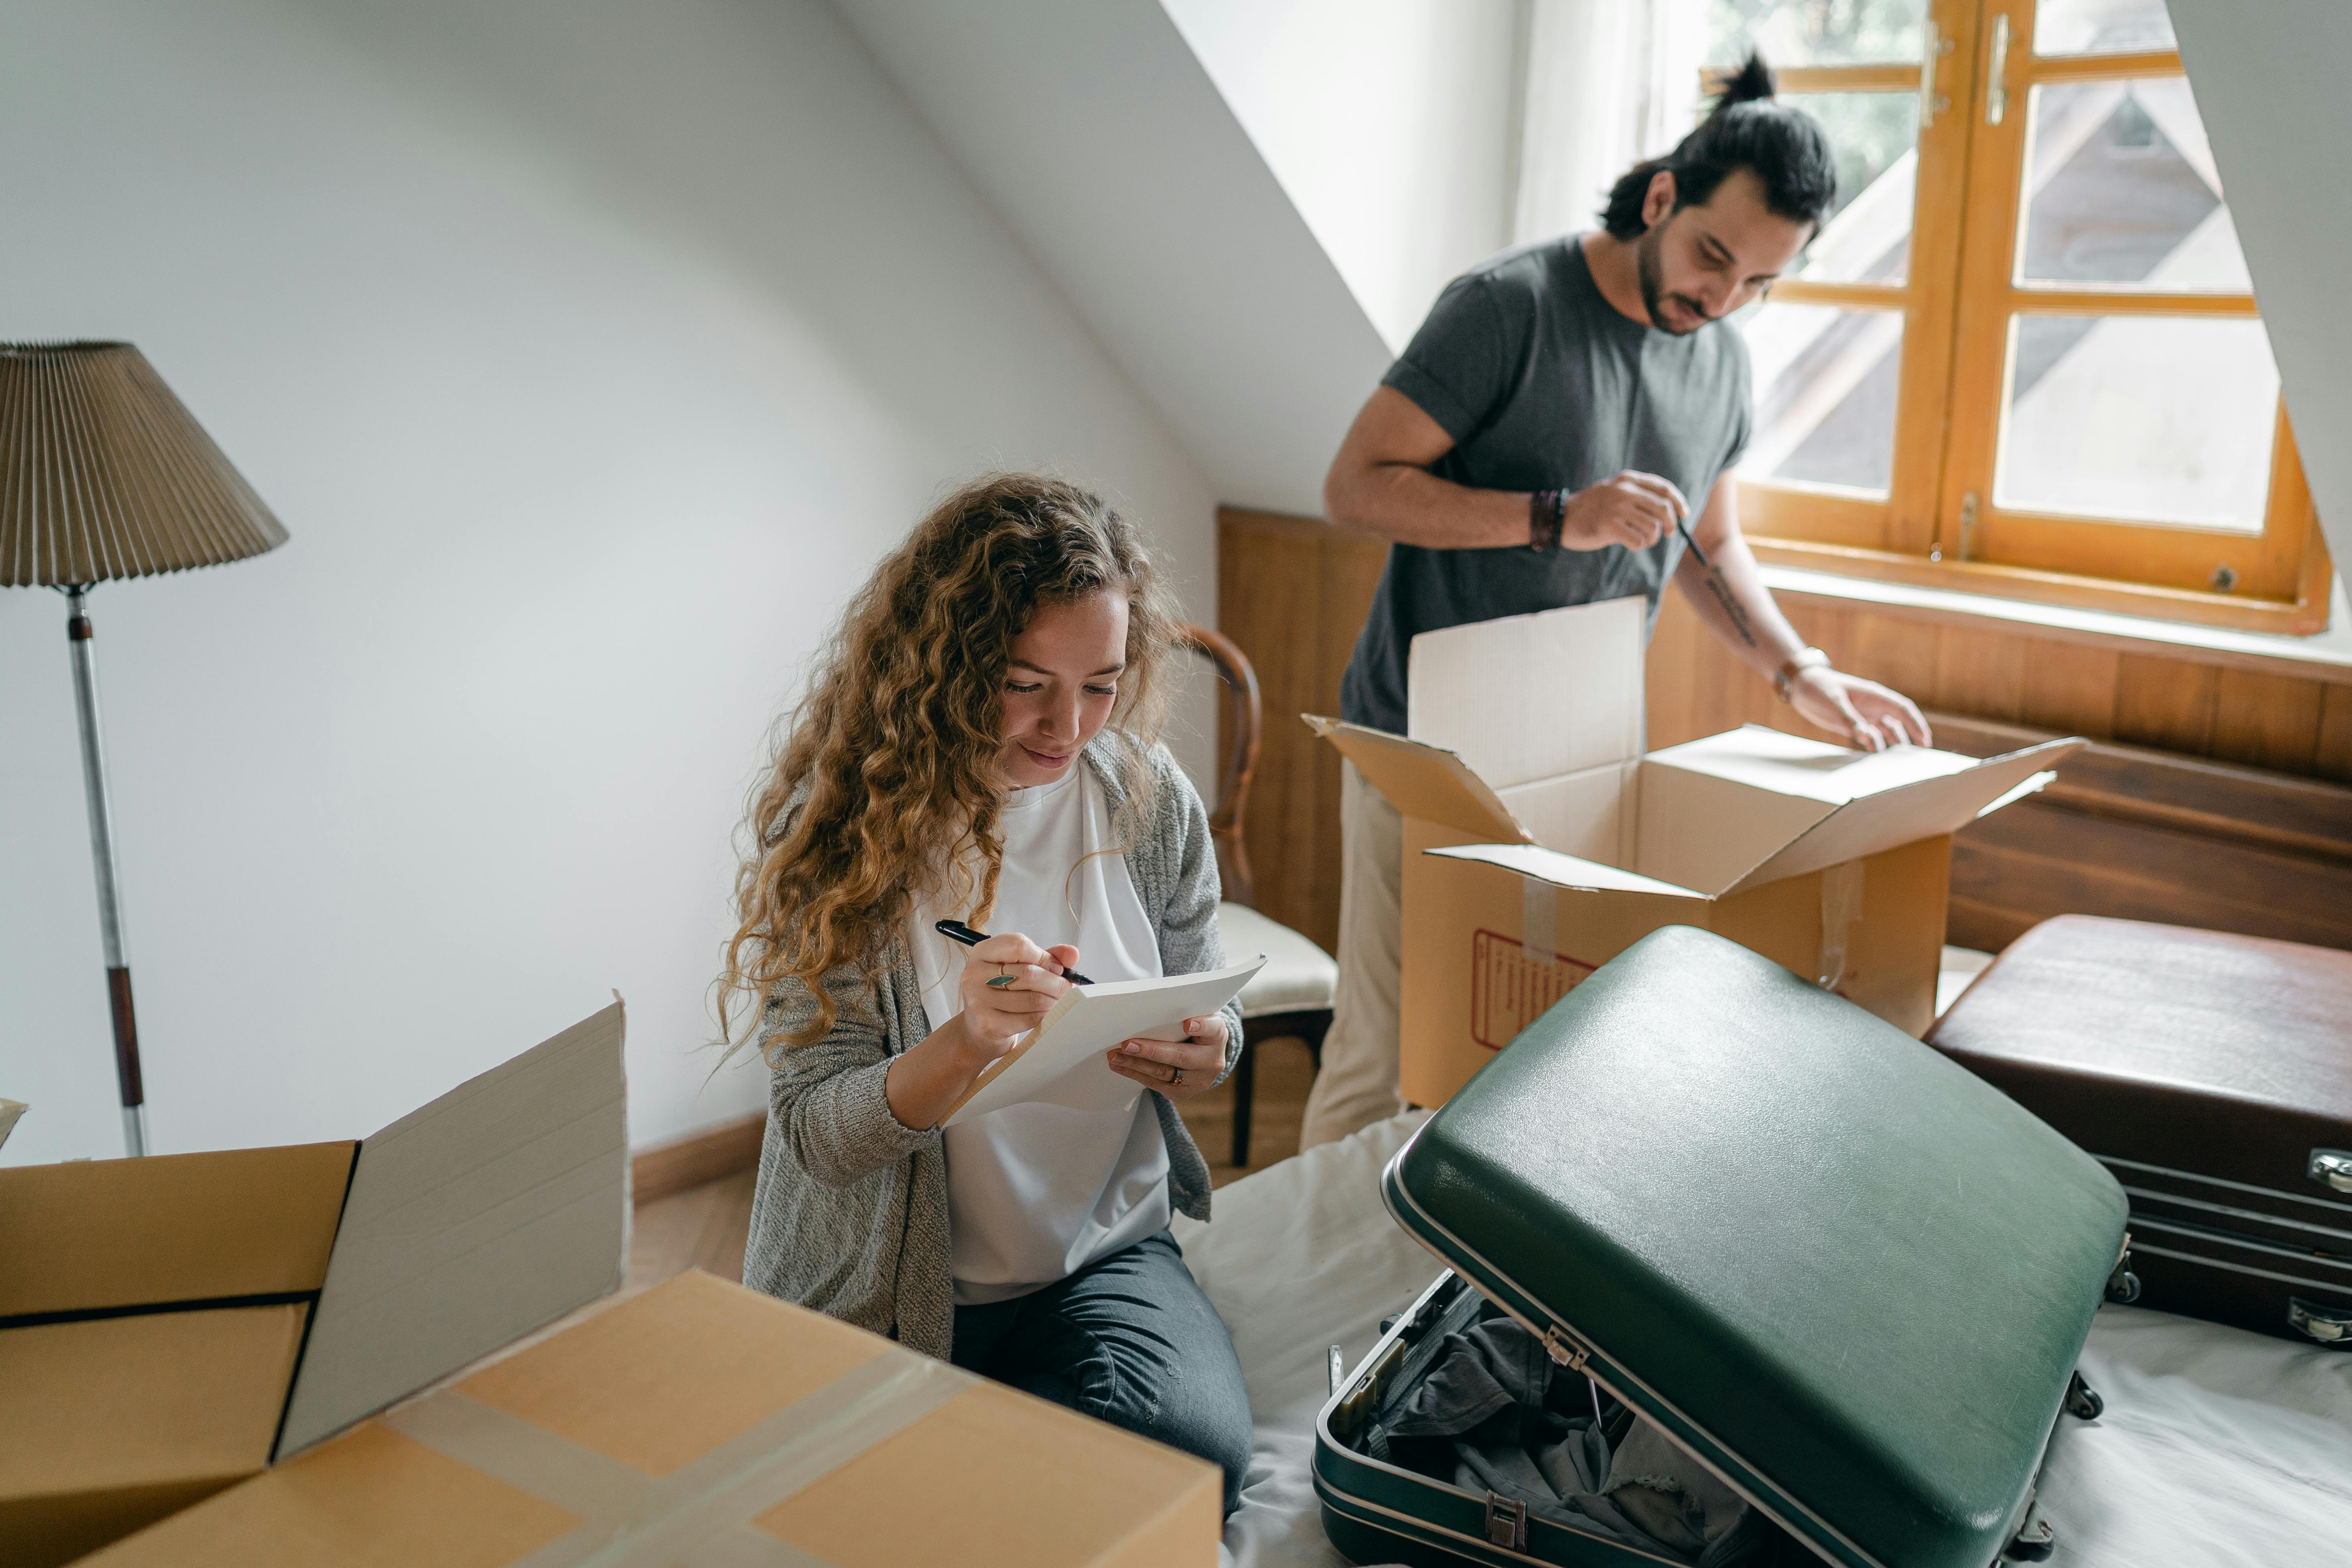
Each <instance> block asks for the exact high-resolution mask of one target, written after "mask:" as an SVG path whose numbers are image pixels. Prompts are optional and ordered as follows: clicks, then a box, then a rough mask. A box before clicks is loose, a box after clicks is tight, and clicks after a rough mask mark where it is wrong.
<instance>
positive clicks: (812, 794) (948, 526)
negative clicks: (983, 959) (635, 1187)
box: [719, 474, 1178, 1061]
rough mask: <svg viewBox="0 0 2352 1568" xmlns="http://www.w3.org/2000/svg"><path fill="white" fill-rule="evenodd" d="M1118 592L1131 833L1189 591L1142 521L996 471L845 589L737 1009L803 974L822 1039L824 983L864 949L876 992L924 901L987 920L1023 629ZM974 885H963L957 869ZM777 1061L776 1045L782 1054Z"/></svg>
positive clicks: (1051, 485)
mask: <svg viewBox="0 0 2352 1568" xmlns="http://www.w3.org/2000/svg"><path fill="white" fill-rule="evenodd" d="M1105 591H1108V592H1112V593H1116V594H1118V595H1122V596H1123V597H1124V598H1125V599H1126V600H1127V607H1128V618H1127V668H1126V669H1125V671H1124V672H1122V673H1121V674H1120V676H1119V678H1118V700H1117V701H1116V702H1115V703H1114V705H1113V707H1112V709H1111V714H1110V718H1109V721H1108V722H1107V723H1106V725H1105V726H1104V731H1105V732H1106V733H1113V732H1116V733H1117V734H1118V735H1120V736H1121V737H1123V738H1124V739H1125V740H1126V741H1127V742H1129V743H1128V744H1124V745H1121V746H1118V747H1117V748H1116V755H1117V757H1118V763H1117V766H1118V782H1119V784H1120V786H1121V789H1122V792H1123V793H1124V795H1125V796H1126V799H1125V801H1124V802H1123V803H1122V805H1121V808H1120V810H1119V812H1118V817H1117V818H1116V820H1115V821H1114V824H1113V830H1114V833H1115V834H1116V835H1118V836H1119V837H1121V838H1122V840H1126V839H1131V838H1132V837H1133V835H1134V831H1135V825H1136V824H1137V823H1138V822H1139V821H1141V820H1143V819H1144V818H1145V816H1147V814H1148V813H1149V810H1150V804H1151V799H1152V795H1153V793H1154V789H1155V775H1154V770H1153V764H1152V758H1151V752H1152V748H1153V746H1154V744H1155V743H1156V742H1158V740H1159V738H1160V731H1161V729H1162V727H1163V726H1164V724H1165V722H1166V716H1167V707H1168V685H1169V681H1170V679H1171V647H1172V646H1173V640H1174V637H1175V634H1176V630H1177V626H1178V622H1177V618H1176V614H1175V606H1174V603H1173V601H1172V599H1171V597H1170V595H1169V594H1168V591H1167V589H1166V588H1165V587H1163V586H1162V585H1161V584H1160V580H1159V577H1158V574H1156V572H1155V571H1154V569H1153V563H1152V560H1151V556H1150V552H1148V551H1146V550H1145V548H1144V545H1143V541H1142V539H1141V537H1140V535H1139V533H1138V531H1137V530H1136V528H1135V527H1134V525H1133V524H1131V523H1129V522H1128V521H1126V520H1125V519H1123V518H1121V517H1120V516H1119V515H1118V513H1117V512H1116V511H1113V510H1111V509H1110V508H1109V507H1108V506H1107V505H1105V504H1104V503H1103V500H1102V499H1101V498H1100V497H1098V496H1097V495H1094V494H1092V493H1090V492H1089V491H1087V490H1084V489H1079V488H1077V487H1076V486H1075V485H1070V484H1066V483H1064V482H1062V481H1060V480H1058V479H1044V478H1040V477H1038V476H1035V475H1032V474H992V475H989V476H987V477H986V478H983V479H975V480H973V481H972V482H971V483H970V484H968V485H966V486H964V487H963V488H962V489H960V490H958V491H956V492H955V493H954V494H953V495H951V496H950V497H948V499H947V500H944V501H942V502H940V504H939V506H937V507H936V508H934V509H933V510H932V511H931V513H930V515H929V516H928V517H926V518H924V519H923V521H921V522H920V523H919V524H917V525H916V528H915V531H914V532H913V533H912V534H910V535H909V536H908V539H907V541H906V542H905V543H903V544H901V545H900V546H899V547H898V549H897V550H896V551H894V552H892V553H891V554H890V556H889V557H888V558H887V560H885V561H884V562H883V563H882V564H881V566H880V567H879V568H877V570H876V572H875V574H874V575H873V577H872V578H871V579H870V580H869V581H868V582H867V583H866V586H865V587H864V588H862V589H860V590H859V591H858V593H857V595H856V596H855V597H854V598H852V599H851V600H850V602H849V605H848V608H847V609H846V610H845V612H844V613H843V616H842V619H841V625H840V626H839V627H838V629H837V630H836V631H835V634H834V637H833V638H832V640H831V642H830V643H829V644H828V645H827V647H826V648H825V649H824V653H823V655H822V656H821V658H820V661H819V663H818V665H817V668H816V670H815V673H814V678H813V679H812V680H811V681H810V683H809V687H808V690H807V693H806V695H805V696H804V697H803V699H802V700H801V701H800V702H799V704H798V705H797V706H796V707H795V708H793V710H791V712H790V714H789V715H788V718H787V721H786V725H785V733H784V738H783V740H782V743H781V744H780V745H779V746H778V748H777V750H776V755H775V758H774V761H773V763H772V764H771V766H770V767H769V769H768V771H767V773H766V774H765V776H764V777H763V778H762V780H761V784H760V785H759V786H758V792H757V794H756V795H755V796H754V798H753V800H752V803H751V816H750V822H749V824H748V826H749V827H750V829H751V832H750V835H749V837H750V848H749V850H748V851H747V853H746V855H745V858H744V860H743V864H742V867H741V868H740V870H739V871H738V872H737V874H736V879H735V904H736V912H737V915H738V918H739V920H740V924H739V925H738V926H737V927H736V930H735V934H734V935H733V936H732V937H730V938H729V939H728V942H727V944H726V948H725V968H724V972H723V973H721V975H720V977H719V1028H720V1030H721V1032H722V1035H723V1037H725V1038H726V1039H727V1040H728V1041H729V1042H730V1051H731V1050H732V1049H733V1048H734V1041H735V1029H734V1019H735V1016H736V1009H737V1008H738V1007H739V1006H740V1005H747V1004H748V1005H750V1006H751V1009H752V1010H753V1011H754V1015H755V1016H756V1010H757V1008H758V1006H759V1005H761V1003H762V1002H763V1001H764V1000H765V999H766V998H767V997H768V996H769V995H770V994H771V993H772V991H773V989H774V988H775V986H776V985H777V984H779V983H781V982H782V981H784V980H787V979H792V980H797V981H799V982H800V983H802V984H804V985H806V986H807V987H808V988H809V990H810V991H811V992H812V993H813V994H814V996H815V998H816V1002H817V1016H816V1017H815V1019H814V1022H812V1023H811V1024H810V1025H809V1026H808V1027H807V1028H806V1029H804V1030H803V1031H801V1032H799V1033H797V1034H791V1035H785V1036H782V1037H781V1039H782V1043H783V1044H786V1045H791V1046H802V1045H808V1044H810V1043H812V1042H814V1041H815V1040H818V1039H821V1038H823V1037H824V1036H825V1035H826V1034H827V1033H828V1032H830V1031H831V1029H832V1028H833V1026H834V1024H835V1020H836V1018H837V1016H838V1010H837V1008H836V1007H835V1002H834V999H833V997H832V996H831V995H830V994H828V993H827V992H826V991H825V989H824V986H823V984H821V981H822V979H823V977H824V974H825V973H826V972H827V971H829V970H832V969H834V968H835V967H837V966H839V965H842V964H856V965H858V966H859V967H860V969H861V971H862V973H864V975H865V977H866V982H867V985H868V989H869V991H870V988H871V985H872V983H873V981H874V980H875V979H876V978H877V976H878V974H879V972H880V969H881V965H882V955H883V952H884V950H885V948H886V947H887V943H888V941H889V938H890V936H891V935H892V934H893V933H894V932H895V931H897V930H898V928H899V927H900V925H902V924H903V923H904V921H906V920H907V918H908V911H909V910H910V909H912V908H913V907H914V904H915V900H918V899H928V898H936V897H939V896H941V895H944V894H946V893H948V892H949V891H950V887H951V886H953V889H954V894H955V896H956V897H958V898H961V897H963V896H964V895H965V894H966V893H969V894H970V895H971V914H970V917H969V918H970V919H971V922H972V923H973V924H975V925H978V924H982V922H984V921H986V919H987V917H988V912H989V910H990V909H991V907H992V905H993V904H994V902H995V900H996V885H997V878H998V874H999V872H1000V871H1001V869H1002V868H1003V838H1002V837H1001V835H1000V834H999V832H998V816H999V814H1000V812H1001V810H1002V807H1003V803H1004V793H1005V788H1006V786H1005V784H1004V782H1003V777H1002V774H1001V773H1000V771H999V761H998V759H999V755H1000V753H1001V752H1002V749H1003V734H1002V732H1001V731H1002V727H1003V695H1002V693H1003V689H1004V683H1005V680H1006V678H1007V674H1008V671H1009V670H1010V668H1011V665H1012V647H1013V639H1014V638H1015V637H1019V636H1020V635H1021V633H1022V631H1023V630H1024V628H1025V627H1026V626H1028V625H1029V622H1030V619H1031V617H1032V616H1034V615H1035V614H1036V612H1037V610H1038V609H1039V607H1040V606H1042V605H1064V604H1069V603H1072V602H1074V601H1076V600H1079V599H1083V598H1086V597H1087V596H1088V595H1093V594H1097V593H1101V592H1105ZM959 868H969V869H967V870H965V871H963V872H961V877H962V878H968V879H969V881H968V885H958V884H957V879H959V877H960V873H959ZM770 1059H771V1061H773V1059H774V1058H773V1057H772V1056H771V1058H770Z"/></svg>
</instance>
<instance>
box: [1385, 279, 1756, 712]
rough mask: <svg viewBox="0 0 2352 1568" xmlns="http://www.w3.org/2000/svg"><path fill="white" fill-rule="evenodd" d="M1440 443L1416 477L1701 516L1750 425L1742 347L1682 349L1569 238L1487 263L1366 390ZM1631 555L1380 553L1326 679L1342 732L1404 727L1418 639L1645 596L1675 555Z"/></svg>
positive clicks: (1673, 545) (1720, 340) (1676, 538)
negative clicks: (1682, 508) (1629, 486)
mask: <svg viewBox="0 0 2352 1568" xmlns="http://www.w3.org/2000/svg"><path fill="white" fill-rule="evenodd" d="M1381 380H1382V383H1383V384H1386V385H1389V386H1392V387H1394V388H1396V389H1397V390H1398V391H1399V392H1402V393H1403V394H1404V395H1406V396H1407V397H1410V398H1412V400H1413V402H1414V403H1416V404H1417V405H1420V406H1421V408H1422V410H1423V412H1424V413H1426V414H1427V415H1428V416H1430V417H1431V418H1432V419H1434V420H1436V421H1437V423H1438V424H1439V425H1440V426H1443V427H1444V431H1445V433H1446V434H1447V435H1448V436H1451V437H1454V447H1453V449H1452V450H1451V451H1448V452H1447V453H1446V454H1445V456H1444V457H1443V458H1439V459H1438V460H1437V462H1436V463H1435V465H1433V467H1432V468H1431V469H1430V471H1431V472H1432V473H1433V474H1435V475H1436V476H1437V477H1438V478H1440V479H1451V480H1453V481H1454V483H1455V484H1459V485H1468V486H1471V487H1473V488H1474V489H1499V490H1536V489H1565V490H1580V489H1584V488H1585V487H1586V486H1588V485H1591V484H1596V483H1598V482H1599V481H1601V480H1602V479H1607V478H1608V477H1609V476H1610V475H1612V474H1614V473H1616V472H1617V471H1619V470H1620V469H1622V468H1637V469H1640V470H1641V471H1643V472H1644V473H1651V474H1658V475H1661V476H1663V477H1664V478H1665V479H1671V480H1673V481H1674V483H1675V486H1676V487H1677V488H1678V489H1681V491H1682V492H1683V494H1684V495H1685V496H1686V497H1687V498H1689V500H1690V503H1691V505H1692V506H1693V508H1695V509H1696V508H1704V507H1705V506H1706V497H1707V493H1708V491H1709V490H1711V489H1713V488H1714V485H1715V481H1716V476H1717V475H1718V474H1720V473H1722V472H1723V471H1724V470H1725V469H1726V468H1729V467H1730V466H1731V465H1732V464H1733V463H1734V462H1736V461H1737V460H1738V457H1739V454H1740V452H1741V450H1742V449H1743V448H1744V447H1746V446H1747V445H1748V427H1749V422H1750V417H1751V416H1750V412H1749V404H1748V345H1747V344H1746V343H1745V342H1742V341H1741V340H1740V337H1739V334H1738V331H1736V330H1734V329H1731V328H1728V327H1726V326H1724V325H1722V324H1721V323H1717V324H1715V325H1711V326H1706V327H1702V328H1700V329H1699V330H1698V331H1696V332H1693V333H1691V334H1690V335H1689V336H1687V337H1675V335H1674V334H1672V333H1670V332H1664V331H1658V330H1657V329H1655V328H1653V327H1645V326H1643V325H1642V324H1641V323H1640V322H1638V321H1630V320H1628V319H1627V318H1626V317H1624V316H1623V315H1622V314H1620V313H1619V312H1618V310H1617V309H1616V308H1615V307H1614V306H1612V305H1611V304H1610V303H1609V301H1608V300H1605V299H1603V298H1602V297H1601V289H1600V288H1599V286H1598V285H1596V284H1595V283H1594V282H1593V281H1592V273H1591V269H1590V268H1588V267H1587V266H1586V265H1585V261H1584V249H1583V247H1582V245H1581V244H1580V243H1579V240H1578V237H1575V236H1570V237H1568V238H1565V239H1555V240H1547V241H1545V242H1543V243H1542V244H1539V245H1529V246H1522V247H1519V248H1518V249H1517V250H1509V251H1505V252H1504V253H1503V254H1502V255H1500V256H1498V257H1496V258H1495V259H1494V260H1492V261H1489V262H1487V263H1486V264H1485V265H1484V266H1482V267H1480V268H1477V269H1476V270H1475V271H1472V272H1467V273H1465V274H1464V275H1463V276H1461V277H1460V278H1457V279H1454V281H1453V282H1451V283H1449V284H1447V285H1446V287H1445V292H1444V293H1443V294H1441V295H1440V296H1438V300H1437V304H1436V305H1435V307H1434V308H1433V309H1432V310H1430V312H1429V319H1428V320H1427V321H1423V323H1422V326H1421V331H1418V332H1416V333H1414V334H1413V340H1412V344H1411V346H1409V347H1408V348H1407V349H1406V350H1405V351H1404V357H1403V358H1402V359H1400V360H1398V361H1397V362H1396V363H1395V364H1394V365H1393V366H1391V368H1390V370H1389V373H1388V374H1387V375H1386V376H1384V377H1382V378H1381ZM1682 547H1683V546H1682V536H1681V535H1680V534H1679V533H1669V534H1667V535H1666V537H1665V539H1664V541H1663V542H1660V543H1658V544H1655V545H1653V546H1651V547H1650V548H1649V549H1647V550H1643V551H1632V550H1628V549H1626V548H1625V547H1624V546H1623V545H1620V544H1612V545H1610V546H1608V547H1607V548H1606V549H1602V550H1556V551H1542V552H1538V551H1535V550H1530V549H1528V547H1527V546H1526V545H1523V544H1522V545H1515V546H1512V547H1510V548H1507V549H1500V550H1424V549H1422V548H1421V547H1419V546H1418V545H1412V544H1396V545H1391V546H1390V548H1389V559H1388V565H1387V567H1386V568H1385V569H1384V570H1383V571H1382V572H1381V583H1380V587H1379V588H1378V589H1377V590H1376V591H1375V592H1374V594H1373V595H1372V610H1371V614H1370V616H1367V617H1366V618H1365V621H1364V629H1363V632H1362V633H1361V635H1360V636H1359V637H1357V638H1356V651H1355V654H1354V656H1353V657H1352V658H1349V660H1348V673H1347V675H1346V676H1345V677H1344V678H1343V679H1341V681H1340V683H1339V711H1340V713H1341V715H1342V716H1343V717H1345V718H1346V719H1348V720H1349V721H1351V722H1353V723H1358V724H1368V725H1370V726H1371V727H1372V728H1373V729H1376V730H1386V731H1390V732H1391V733H1394V734H1402V733H1403V732H1404V685H1405V658H1406V655H1407V653H1408V652H1409V651H1410V649H1411V648H1412V639H1413V638H1414V637H1416V636H1418V635H1419V634H1421V633H1423V632H1427V631H1435V630H1437V629H1438V628H1440V627H1443V626H1461V625H1464V624H1465V623H1466V622H1470V621H1490V620H1496V619H1499V618H1501V617H1503V616H1524V615H1530V614H1533V613H1534V612H1536V611H1538V610H1555V609H1559V607H1560V606H1562V605H1589V604H1592V603H1595V602H1597V601H1599V600H1602V599H1616V598H1622V597H1624V596H1626V595H1632V594H1643V595H1648V597H1649V601H1650V614H1651V617H1652V619H1655V618H1656V616H1657V609H1658V594H1659V592H1660V590H1662V589H1663V588H1664V586H1665V583H1666V579H1667V578H1668V577H1670V576H1671V575H1673V574H1674V569H1675V563H1676V562H1677V561H1678V560H1680V559H1681V555H1682Z"/></svg>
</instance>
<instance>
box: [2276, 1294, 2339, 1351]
mask: <svg viewBox="0 0 2352 1568" xmlns="http://www.w3.org/2000/svg"><path fill="white" fill-rule="evenodd" d="M2286 1323H2287V1327H2289V1328H2291V1329H2293V1330H2294V1331H2295V1332H2297V1333H2299V1334H2301V1335H2303V1336H2304V1337H2305V1339H2312V1340H2317V1341H2318V1342H2320V1343H2321V1344H2324V1345H2340V1344H2352V1312H2347V1311H2345V1310H2342V1309H2340V1308H2330V1307H2323V1306H2320V1305H2319V1304H2318V1303H2317V1302H2315V1301H2305V1300H2298V1299H2296V1298H2294V1297H2289V1298H2288V1299H2287V1303H2286Z"/></svg>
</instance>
